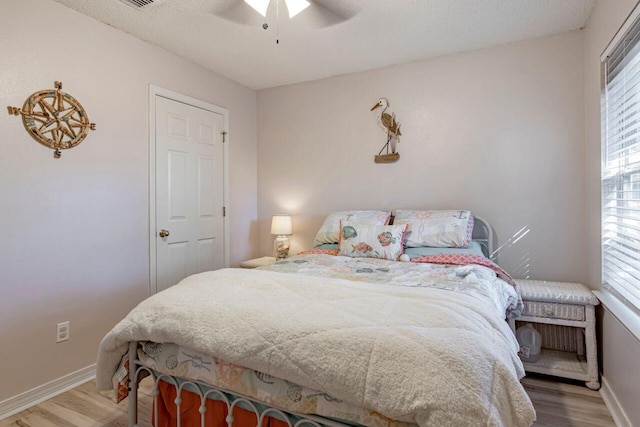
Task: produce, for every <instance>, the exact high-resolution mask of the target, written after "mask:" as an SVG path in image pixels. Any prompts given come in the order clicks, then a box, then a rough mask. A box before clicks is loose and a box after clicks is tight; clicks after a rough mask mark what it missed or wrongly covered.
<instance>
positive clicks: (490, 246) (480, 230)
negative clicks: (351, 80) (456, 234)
mask: <svg viewBox="0 0 640 427" xmlns="http://www.w3.org/2000/svg"><path fill="white" fill-rule="evenodd" d="M472 239H473V240H477V241H478V242H479V243H480V245H481V246H482V252H484V255H485V256H486V257H487V258H490V259H492V260H493V261H494V262H497V260H496V259H495V258H492V256H494V251H495V247H494V243H493V229H492V228H491V226H490V225H489V223H488V222H487V221H485V220H484V219H482V218H480V217H479V216H475V215H474V216H473V233H472Z"/></svg>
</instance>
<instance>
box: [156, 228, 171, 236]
mask: <svg viewBox="0 0 640 427" xmlns="http://www.w3.org/2000/svg"><path fill="white" fill-rule="evenodd" d="M169 234H170V233H169V230H165V229H162V230H160V232H159V233H158V236H160V237H162V238H165V237H169Z"/></svg>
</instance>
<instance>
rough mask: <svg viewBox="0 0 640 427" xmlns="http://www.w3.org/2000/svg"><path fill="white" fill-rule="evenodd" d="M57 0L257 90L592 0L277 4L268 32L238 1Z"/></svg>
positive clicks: (576, 10)
mask: <svg viewBox="0 0 640 427" xmlns="http://www.w3.org/2000/svg"><path fill="white" fill-rule="evenodd" d="M55 1H57V2H59V3H62V4H64V5H66V6H68V7H70V8H72V9H75V10H77V11H79V12H81V13H83V14H85V15H88V16H91V17H94V18H95V19H97V20H99V21H102V22H104V23H107V24H109V25H111V26H113V27H115V28H119V29H121V30H122V31H125V32H127V33H129V34H132V35H134V36H136V37H138V38H140V39H143V40H146V41H148V42H150V43H152V44H155V45H158V46H162V47H164V48H166V49H168V50H169V51H171V52H174V53H175V54H177V55H179V56H182V57H184V58H187V59H190V60H192V61H194V62H196V63H198V64H200V65H202V66H204V67H206V68H208V69H210V70H213V71H215V72H217V73H219V74H221V75H223V76H225V77H227V78H229V79H232V80H234V81H237V82H239V83H241V84H243V85H245V86H248V87H250V88H253V89H263V88H268V87H273V86H280V85H286V84H291V83H297V82H302V81H309V80H315V79H319V78H323V77H328V76H334V75H338V74H345V73H352V72H357V71H363V70H368V69H372V68H379V67H383V66H387V65H391V64H398V63H402V62H409V61H415V60H419V59H426V58H432V57H435V56H440V55H445V54H450V53H454V52H461V51H467V50H473V49H478V48H483V47H489V46H496V45H502V44H507V43H513V42H517V41H522V40H528V39H532V38H535V37H542V36H546V35H551V34H558V33H563V32H567V31H571V30H576V29H579V28H581V27H583V26H584V25H585V22H586V20H587V18H588V17H589V14H590V12H591V9H592V7H593V5H594V2H595V0H393V1H391V0H315V1H314V4H312V6H311V7H310V8H308V9H306V10H305V11H303V12H302V13H300V14H299V15H298V16H296V17H294V18H293V19H291V20H290V19H289V18H288V15H287V13H286V9H285V7H284V5H283V2H280V3H281V4H280V15H279V19H276V1H275V0H273V1H272V4H271V6H270V7H269V11H268V14H267V19H266V21H267V22H268V24H269V28H268V29H267V30H263V29H262V23H263V22H264V21H265V19H263V18H262V17H261V16H260V15H258V14H257V12H255V11H253V9H251V8H249V7H248V6H246V5H245V4H244V2H243V1H242V0H160V1H159V2H158V0H156V2H157V3H154V4H152V5H148V6H145V7H143V8H142V9H138V10H136V9H134V8H132V7H130V6H128V5H126V4H124V3H123V2H122V1H120V0H55ZM312 1H313V0H312ZM276 29H277V31H278V33H279V40H280V43H279V44H276Z"/></svg>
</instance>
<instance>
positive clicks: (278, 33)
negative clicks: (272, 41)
mask: <svg viewBox="0 0 640 427" xmlns="http://www.w3.org/2000/svg"><path fill="white" fill-rule="evenodd" d="M276 44H280V0H276Z"/></svg>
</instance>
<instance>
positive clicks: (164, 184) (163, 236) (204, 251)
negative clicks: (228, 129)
mask: <svg viewBox="0 0 640 427" xmlns="http://www.w3.org/2000/svg"><path fill="white" fill-rule="evenodd" d="M155 119H156V120H155V131H156V132H155V138H156V150H155V151H156V162H155V164H156V236H155V237H156V238H155V242H156V291H157V292H160V291H162V290H163V289H166V288H168V287H170V286H173V285H175V284H176V283H178V282H179V281H180V280H182V279H184V278H185V277H187V276H189V275H191V274H195V273H200V272H203V271H208V270H215V269H218V268H222V267H224V224H223V221H224V219H223V193H224V149H223V145H222V144H223V133H222V132H223V130H224V116H223V115H222V114H218V113H214V112H212V111H208V110H205V109H202V108H198V107H194V106H191V105H187V104H184V103H181V102H178V101H174V100H171V99H167V98H164V97H162V96H158V95H156V113H155Z"/></svg>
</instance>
